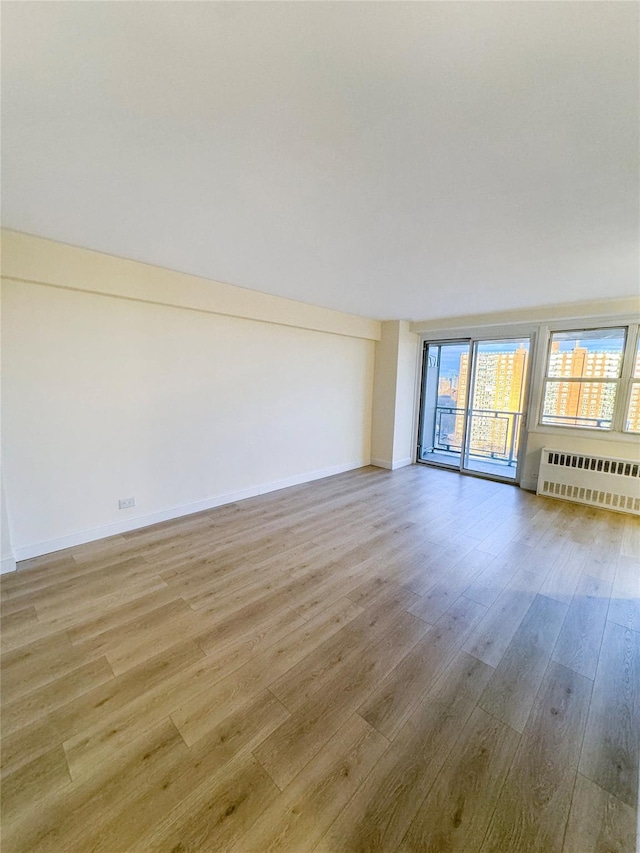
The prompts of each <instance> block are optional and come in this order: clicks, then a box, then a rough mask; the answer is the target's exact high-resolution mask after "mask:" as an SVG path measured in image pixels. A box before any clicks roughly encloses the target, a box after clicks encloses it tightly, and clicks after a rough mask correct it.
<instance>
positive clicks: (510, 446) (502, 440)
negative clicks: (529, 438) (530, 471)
mask: <svg viewBox="0 0 640 853" xmlns="http://www.w3.org/2000/svg"><path fill="white" fill-rule="evenodd" d="M464 415H465V409H463V408H456V407H455V406H436V413H435V418H434V425H433V450H434V451H438V450H440V451H444V452H448V453H458V454H459V453H462V432H463V428H464ZM522 415H523V412H505V411H501V410H498V409H470V410H469V422H468V426H467V430H468V432H469V438H468V446H469V455H470V456H473V457H476V458H479V459H488V460H494V461H496V462H500V463H502V464H506V465H515V464H516V462H517V455H518V437H519V434H520V419H521V418H522Z"/></svg>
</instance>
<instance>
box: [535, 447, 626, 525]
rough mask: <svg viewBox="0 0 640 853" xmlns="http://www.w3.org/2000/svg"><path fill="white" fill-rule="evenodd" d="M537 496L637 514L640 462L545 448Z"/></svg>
mask: <svg viewBox="0 0 640 853" xmlns="http://www.w3.org/2000/svg"><path fill="white" fill-rule="evenodd" d="M538 494H539V495H547V496H548V497H552V498H562V499H563V500H566V501H575V502H577V503H582V504H588V505H589V506H599V507H602V508H603V509H612V510H615V511H617V512H627V513H632V514H633V515H640V462H637V461H634V460H632V459H615V458H613V457H610V456H592V455H591V454H586V453H568V452H567V451H564V450H552V449H551V448H549V447H545V448H543V450H542V461H541V463H540V472H539V474H538Z"/></svg>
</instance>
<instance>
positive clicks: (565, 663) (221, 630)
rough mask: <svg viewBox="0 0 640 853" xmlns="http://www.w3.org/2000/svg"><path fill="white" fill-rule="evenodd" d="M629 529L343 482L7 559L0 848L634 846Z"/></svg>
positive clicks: (515, 496)
mask: <svg viewBox="0 0 640 853" xmlns="http://www.w3.org/2000/svg"><path fill="white" fill-rule="evenodd" d="M639 527H640V524H639V522H638V520H637V519H633V518H631V517H628V516H623V515H616V514H613V513H607V512H604V511H599V510H594V509H590V508H586V507H580V506H576V505H573V504H568V503H562V502H559V501H552V500H548V499H544V498H538V497H536V496H534V495H531V494H529V493H527V492H524V491H521V490H519V489H517V488H514V487H513V486H508V485H502V484H499V483H495V482H490V481H483V480H480V479H474V478H471V477H461V476H459V475H457V474H454V473H451V472H447V471H439V470H437V469H430V468H426V467H422V466H413V467H409V468H404V469H402V470H399V471H395V472H393V473H392V472H388V471H382V470H380V469H376V468H363V469H361V470H359V471H354V472H349V473H347V474H341V475H339V476H336V477H331V478H328V479H326V480H321V481H317V482H315V483H310V484H306V485H303V486H297V487H294V488H290V489H285V490H283V491H280V492H276V493H272V494H270V495H264V496H261V497H258V498H253V499H250V500H246V501H243V502H241V503H238V504H232V505H229V506H225V507H221V508H219V509H216V510H212V511H209V512H204V513H201V514H198V515H194V516H189V517H186V518H182V519H179V520H176V521H172V522H167V523H164V524H161V525H157V526H155V527H153V528H146V529H144V530H140V531H135V532H132V533H128V534H123V535H121V536H115V537H113V538H111V539H108V540H103V541H101V542H96V543H91V544H88V545H82V546H79V547H77V548H72V549H69V550H67V551H64V552H58V553H56V554H52V555H49V556H46V557H40V558H37V559H34V560H30V561H28V562H26V563H22V564H21V565H20V567H19V571H18V572H16V573H14V574H12V575H5V576H3V577H2V580H1V593H2V603H1V608H2V611H1V612H2V658H1V674H2V695H1V699H2V705H1V722H2V777H1V785H2V787H1V794H2V851H3V853H35V851H56V853H74V851H77V853H87V851H103V853H128V851H131V853H133V851H140V853H142V851H167V853H188V851H205V852H206V853H208V851H233V853H251V851H255V853H264V851H282V853H284V851H291V853H307V851H309V853H310V852H311V851H321V853H343V851H344V853H395V851H398V852H399V853H400V851H401V853H409V851H415V853H418V851H419V853H456V851H457V853H533V851H536V853H634V851H635V850H636V817H637V802H638V759H639V752H640V623H639V613H640V606H639V605H640V594H639V585H640V563H639V562H638V560H639V556H640V555H639V554H638V551H637V548H638V542H639V541H640V540H639Z"/></svg>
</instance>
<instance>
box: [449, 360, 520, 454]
mask: <svg viewBox="0 0 640 853" xmlns="http://www.w3.org/2000/svg"><path fill="white" fill-rule="evenodd" d="M528 355H529V353H528V350H527V349H526V348H525V347H524V345H522V344H521V345H520V346H519V347H518V349H516V350H511V351H505V352H501V351H496V352H479V353H478V356H477V359H476V375H475V385H474V393H473V404H472V407H471V408H472V413H471V423H470V429H471V436H470V445H469V446H470V449H471V451H472V452H473V451H474V450H476V451H479V452H481V453H482V454H489V455H491V454H495V455H498V456H505V457H508V456H510V455H513V453H514V452H517V441H518V432H519V418H518V416H517V415H516V414H514V413H517V412H521V411H522V406H523V394H524V389H525V383H526V376H527V359H528ZM468 387H469V355H468V354H467V353H463V354H462V356H461V357H460V379H459V386H458V406H459V407H460V408H464V406H465V405H466V399H467V389H468ZM463 425H464V417H463V415H462V414H461V415H459V416H458V417H457V418H456V439H457V440H458V441H459V442H460V444H462V431H463Z"/></svg>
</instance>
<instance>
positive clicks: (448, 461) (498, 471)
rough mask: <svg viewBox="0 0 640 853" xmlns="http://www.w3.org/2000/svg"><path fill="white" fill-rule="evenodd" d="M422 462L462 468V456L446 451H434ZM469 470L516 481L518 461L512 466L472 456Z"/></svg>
mask: <svg viewBox="0 0 640 853" xmlns="http://www.w3.org/2000/svg"><path fill="white" fill-rule="evenodd" d="M420 461H421V462H436V463H438V464H439V465H450V466H451V467H452V468H459V467H460V454H459V453H453V452H451V451H446V450H433V451H431V453H425V454H424V455H423V456H421V457H420ZM467 470H469V471H475V472H477V473H478V474H491V476H492V477H502V478H503V479H505V480H515V478H516V460H514V462H513V464H512V465H509V463H508V462H500V461H499V460H498V459H487V458H486V457H484V456H474V455H473V454H471V457H470V460H469V465H468V466H467Z"/></svg>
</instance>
